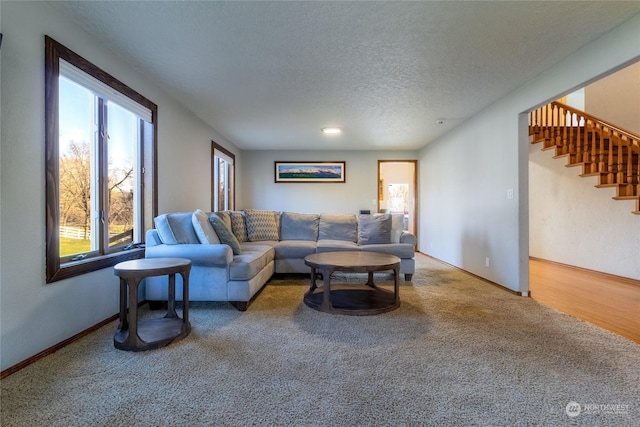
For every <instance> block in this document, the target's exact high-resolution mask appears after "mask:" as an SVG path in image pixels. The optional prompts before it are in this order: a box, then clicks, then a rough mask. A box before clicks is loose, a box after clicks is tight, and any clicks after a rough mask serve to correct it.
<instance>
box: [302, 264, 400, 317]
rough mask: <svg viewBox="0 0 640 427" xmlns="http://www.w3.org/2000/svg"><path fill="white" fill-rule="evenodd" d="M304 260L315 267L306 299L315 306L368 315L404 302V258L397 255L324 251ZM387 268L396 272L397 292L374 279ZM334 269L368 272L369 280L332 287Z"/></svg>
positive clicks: (332, 310) (328, 309) (343, 312)
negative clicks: (401, 278) (319, 276)
mask: <svg viewBox="0 0 640 427" xmlns="http://www.w3.org/2000/svg"><path fill="white" fill-rule="evenodd" d="M304 263H305V264H306V265H308V266H309V267H311V282H310V284H309V291H308V292H307V293H306V294H305V295H304V303H305V304H306V305H307V306H309V307H311V308H313V309H315V310H318V311H324V312H327V313H340V314H350V315H356V316H364V315H370V314H380V313H385V312H387V311H391V310H394V309H396V308H398V307H399V306H400V295H399V276H400V258H398V257H397V256H394V255H388V254H381V253H375V252H356V251H347V252H323V253H319V254H311V255H308V256H307V257H305V259H304ZM387 270H392V271H393V273H394V286H393V287H394V290H393V292H390V291H388V290H386V289H382V288H379V287H377V286H376V285H375V283H374V282H373V273H374V272H376V271H387ZM334 271H342V272H347V273H368V280H367V283H365V284H364V285H365V286H363V285H344V284H340V285H334V288H333V289H332V287H331V274H332V273H333V272H334ZM318 272H320V273H322V278H323V284H322V292H320V291H318V290H317V286H316V276H317V274H318Z"/></svg>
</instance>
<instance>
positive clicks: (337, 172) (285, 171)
mask: <svg viewBox="0 0 640 427" xmlns="http://www.w3.org/2000/svg"><path fill="white" fill-rule="evenodd" d="M345 172H346V171H345V162H275V182H346V179H345V178H346V175H345Z"/></svg>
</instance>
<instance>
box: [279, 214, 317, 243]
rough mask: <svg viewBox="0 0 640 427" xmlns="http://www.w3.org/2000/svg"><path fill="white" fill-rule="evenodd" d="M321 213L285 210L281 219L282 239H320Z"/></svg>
mask: <svg viewBox="0 0 640 427" xmlns="http://www.w3.org/2000/svg"><path fill="white" fill-rule="evenodd" d="M319 225H320V215H318V214H301V213H292V212H283V213H282V217H281V219H280V234H281V235H282V236H281V238H282V240H312V241H314V242H315V241H316V240H318V226H319Z"/></svg>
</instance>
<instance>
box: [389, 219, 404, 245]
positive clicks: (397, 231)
mask: <svg viewBox="0 0 640 427" xmlns="http://www.w3.org/2000/svg"><path fill="white" fill-rule="evenodd" d="M403 230H404V214H403V213H392V214H391V243H400V236H401V235H402V231H403Z"/></svg>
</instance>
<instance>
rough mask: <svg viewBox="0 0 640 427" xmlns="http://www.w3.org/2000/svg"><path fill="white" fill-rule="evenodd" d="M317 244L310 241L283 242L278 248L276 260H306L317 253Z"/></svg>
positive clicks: (276, 248)
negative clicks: (305, 258)
mask: <svg viewBox="0 0 640 427" xmlns="http://www.w3.org/2000/svg"><path fill="white" fill-rule="evenodd" d="M316 246H317V244H316V242H315V241H313V242H311V241H309V240H283V241H281V242H279V243H278V244H277V245H276V247H275V250H276V259H291V258H304V257H306V256H307V255H311V254H315V253H316Z"/></svg>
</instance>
